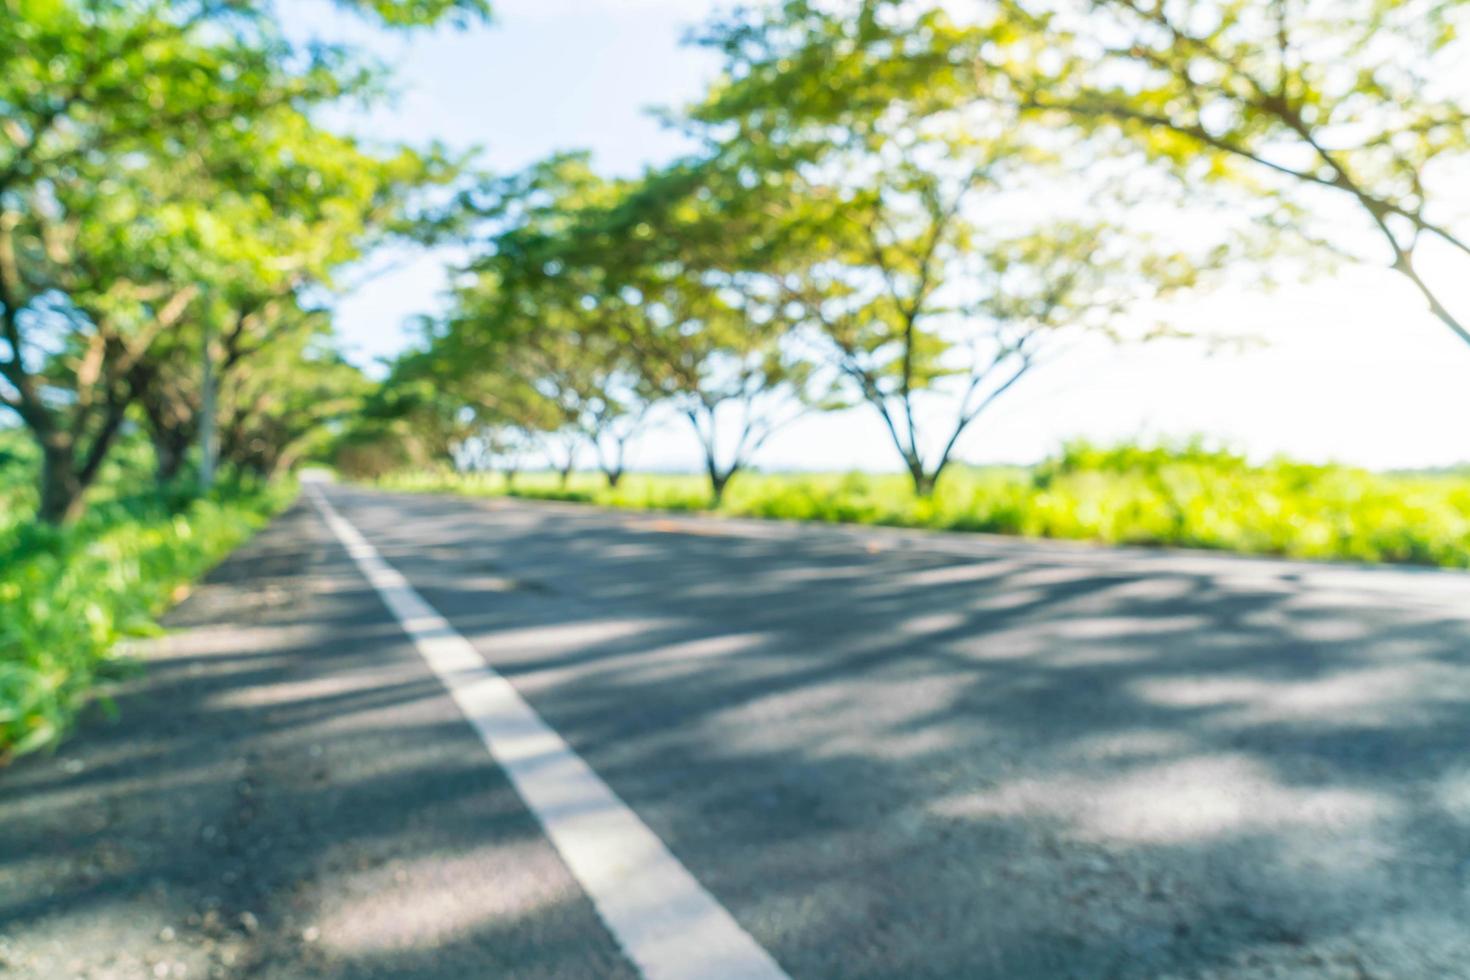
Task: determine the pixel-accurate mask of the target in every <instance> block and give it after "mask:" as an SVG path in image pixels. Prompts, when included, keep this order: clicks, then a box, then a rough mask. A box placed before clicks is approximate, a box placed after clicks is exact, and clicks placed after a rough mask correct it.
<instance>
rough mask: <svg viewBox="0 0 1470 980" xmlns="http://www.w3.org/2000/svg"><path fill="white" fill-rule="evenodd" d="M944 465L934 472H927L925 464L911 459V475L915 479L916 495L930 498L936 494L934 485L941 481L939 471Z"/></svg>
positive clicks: (920, 497)
mask: <svg viewBox="0 0 1470 980" xmlns="http://www.w3.org/2000/svg"><path fill="white" fill-rule="evenodd" d="M942 469H943V467H940V468H939V469H936V470H935V471H934V472H933V473H928V472H925V470H924V464H923V463H921V462H918V461H916V460H910V461H909V477H910V478H911V479H912V480H913V481H914V496H916V497H918V498H919V499H920V500H928V499H929V498H930V497H932V496H934V487H935V485H936V484H937V483H938V482H939V473H940V470H942Z"/></svg>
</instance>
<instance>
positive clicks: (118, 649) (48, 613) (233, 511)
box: [0, 432, 290, 762]
mask: <svg viewBox="0 0 1470 980" xmlns="http://www.w3.org/2000/svg"><path fill="white" fill-rule="evenodd" d="M33 463H34V461H33V458H32V454H31V451H30V448H29V446H28V445H27V444H26V443H25V442H24V441H23V440H21V439H18V438H15V437H14V434H13V433H6V432H0V762H3V761H4V760H5V759H7V758H9V757H10V756H13V755H17V754H21V753H25V752H29V751H34V750H35V749H39V748H43V747H46V746H49V745H52V744H54V743H55V742H56V741H57V740H58V739H59V738H60V737H61V736H62V735H63V734H65V732H66V730H67V728H68V727H69V726H70V724H71V723H72V721H73V720H74V719H75V717H76V715H77V713H78V711H80V710H81V709H82V708H83V707H84V706H85V705H86V704H87V702H88V700H89V699H90V698H91V696H92V693H93V690H94V688H95V687H96V685H97V684H98V683H100V682H101V681H104V680H106V679H108V678H111V677H116V676H118V674H119V673H120V672H121V671H124V670H126V669H127V668H128V666H129V664H130V660H129V658H128V655H127V644H126V643H125V642H123V641H125V640H127V639H128V638H131V637H139V636H145V635H149V634H153V633H156V632H157V630H158V626H157V616H158V615H159V614H160V613H162V612H163V611H164V609H166V608H167V607H168V606H169V605H170V604H171V603H172V601H173V600H174V599H175V598H176V597H177V596H178V594H179V590H180V587H181V586H183V585H185V584H186V583H188V582H190V581H192V580H193V579H195V578H197V577H198V576H199V575H200V574H202V573H203V572H204V571H205V570H207V569H208V568H209V567H210V566H211V565H213V564H214V563H215V562H217V561H218V560H219V559H220V558H222V557H223V556H224V555H226V554H228V553H229V551H230V550H231V549H232V548H234V547H235V546H237V545H238V544H240V543H241V542H242V541H244V540H245V539H246V538H247V537H249V536H250V534H251V533H252V532H253V531H255V530H256V529H257V528H259V527H260V526H261V525H263V524H264V523H265V522H266V521H267V520H268V519H269V518H270V516H271V515H272V514H273V513H275V511H276V510H278V509H279V508H280V507H281V506H282V505H283V504H284V503H285V502H286V500H288V499H289V494H290V488H289V487H286V486H281V487H275V488H271V489H260V490H256V489H247V488H232V489H222V490H221V491H220V492H218V493H216V494H214V495H211V496H210V497H208V498H204V499H187V498H169V497H168V496H166V495H163V494H160V493H159V492H158V491H155V490H145V491H144V492H141V493H137V492H132V493H129V492H124V490H123V489H122V488H128V487H132V488H137V487H143V488H148V487H149V486H150V481H149V479H148V477H147V470H146V467H147V465H148V460H147V458H146V453H139V452H119V453H118V454H117V458H116V459H114V460H113V461H112V462H111V463H109V467H110V471H109V472H108V473H107V474H106V475H105V476H104V478H103V480H102V485H101V486H99V487H98V488H97V492H96V493H95V494H94V495H93V496H92V498H91V506H90V507H89V508H88V511H87V513H86V515H85V516H84V517H83V518H82V519H81V520H80V521H78V522H76V523H75V524H71V525H67V526H65V527H62V528H56V527H49V526H44V525H40V524H37V523H34V522H32V521H31V520H30V515H31V513H32V511H33V508H34V506H35V495H34V490H33V488H32V484H33V482H34V466H33Z"/></svg>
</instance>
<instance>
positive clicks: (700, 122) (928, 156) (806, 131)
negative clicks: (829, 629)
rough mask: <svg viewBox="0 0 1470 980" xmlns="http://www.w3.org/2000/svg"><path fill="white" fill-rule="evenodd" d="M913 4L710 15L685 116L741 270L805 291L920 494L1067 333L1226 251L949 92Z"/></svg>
mask: <svg viewBox="0 0 1470 980" xmlns="http://www.w3.org/2000/svg"><path fill="white" fill-rule="evenodd" d="M914 9H916V8H915V5H902V6H899V5H889V4H883V3H865V4H861V5H840V6H834V5H816V4H811V3H805V2H792V3H787V4H784V5H780V6H778V7H776V8H774V9H772V10H745V11H743V12H739V13H737V14H736V15H735V16H734V18H733V19H730V20H726V21H722V22H719V23H717V24H716V25H714V26H713V27H712V28H711V29H710V30H709V31H708V32H707V33H706V34H705V36H704V43H706V44H709V45H711V46H713V47H716V48H717V49H719V50H721V51H722V52H723V53H724V54H725V57H726V59H727V64H726V71H725V74H724V77H723V80H722V81H721V82H720V83H719V84H717V85H716V86H715V87H714V88H713V90H712V91H711V93H710V95H709V98H708V99H707V100H706V101H705V102H703V103H702V104H700V105H698V106H695V107H694V108H693V109H692V111H691V112H690V113H689V119H690V121H691V123H692V124H693V125H694V126H695V127H696V128H697V131H699V132H701V133H703V134H704V135H706V136H707V137H708V138H709V139H710V141H711V142H712V143H713V144H714V145H715V146H716V147H717V149H716V150H715V151H714V153H713V154H712V158H711V163H710V166H709V167H708V168H707V172H708V173H711V174H714V175H715V179H714V180H712V181H711V182H710V183H709V184H708V185H707V187H706V192H707V193H709V194H710V195H711V196H712V198H713V199H714V200H715V201H716V202H717V204H716V208H715V209H716V211H717V213H718V219H717V227H718V228H720V229H721V233H722V234H723V235H724V236H725V237H726V239H727V240H728V239H730V238H732V237H733V238H736V239H737V240H739V241H741V242H742V243H743V244H742V246H741V247H740V248H739V250H738V254H736V255H735V256H734V259H735V263H736V265H735V267H734V269H733V270H732V273H733V275H734V276H735V277H736V278H737V279H754V280H755V281H756V282H757V283H763V288H762V292H763V294H764V295H765V296H767V297H771V296H774V297H776V298H777V299H778V300H779V301H780V302H782V303H785V304H787V305H788V306H789V307H790V308H791V309H793V310H794V311H795V313H796V316H797V319H799V321H800V322H801V324H802V326H803V327H804V329H805V333H806V334H807V335H808V337H810V338H812V339H814V340H815V341H816V346H817V348H818V350H819V351H820V353H821V355H822V357H823V358H824V359H825V360H826V361H827V362H828V363H830V364H831V365H832V366H833V367H834V368H835V369H836V371H837V372H838V373H839V374H840V376H841V378H842V379H843V380H844V381H845V383H846V387H847V389H848V391H849V393H850V394H851V396H852V397H855V398H856V399H858V400H860V401H862V402H866V403H867V404H868V405H869V406H871V407H872V408H873V409H874V410H875V411H876V413H877V414H878V416H879V417H880V419H881V420H882V422H883V425H884V428H885V431H886V432H887V434H888V436H889V438H890V439H891V441H892V443H893V445H894V447H895V449H896V450H897V452H898V453H899V455H900V457H901V458H902V460H903V464H904V467H905V469H906V470H907V471H908V473H909V474H910V476H911V478H912V480H913V484H914V489H915V491H916V493H918V494H919V495H920V496H928V495H929V494H931V493H932V492H933V490H934V487H935V483H936V481H937V480H938V478H939V477H940V475H941V474H942V473H943V471H944V470H945V468H946V467H947V466H948V465H949V463H950V461H951V459H952V458H953V454H954V452H955V449H956V447H957V445H958V444H959V442H960V439H961V438H962V437H963V436H964V434H965V433H966V431H967V430H969V428H970V427H971V426H972V424H973V423H974V422H975V421H976V420H977V419H978V418H979V417H980V415H981V413H982V412H983V411H984V410H985V409H986V408H987V407H989V406H990V405H991V404H993V403H994V402H995V401H996V400H997V399H998V398H1000V397H1001V396H1002V395H1003V394H1005V393H1006V392H1007V391H1009V390H1010V389H1011V388H1012V387H1013V386H1014V385H1015V384H1016V383H1017V382H1019V381H1020V380H1021V378H1022V377H1024V376H1025V375H1026V374H1027V373H1028V372H1030V371H1031V370H1032V368H1033V367H1034V366H1035V365H1036V364H1037V363H1038V362H1039V361H1040V360H1041V359H1043V358H1044V356H1046V355H1048V354H1054V353H1056V352H1057V349H1058V347H1059V345H1060V343H1061V342H1063V341H1065V340H1066V339H1067V337H1069V336H1071V335H1074V334H1075V333H1077V332H1079V330H1080V329H1081V328H1090V329H1094V330H1103V331H1107V332H1109V333H1112V334H1115V335H1121V334H1123V333H1124V332H1125V329H1126V325H1125V324H1124V323H1123V319H1124V318H1125V317H1126V316H1128V315H1130V313H1131V312H1132V311H1133V310H1134V309H1135V308H1137V307H1138V306H1140V305H1141V304H1143V303H1144V302H1152V301H1157V300H1159V299H1160V298H1162V297H1163V296H1165V295H1167V294H1169V293H1171V292H1174V291H1177V290H1179V289H1181V288H1184V287H1186V286H1190V285H1193V284H1194V283H1195V282H1196V280H1197V279H1198V276H1199V272H1200V270H1201V268H1202V267H1204V266H1206V265H1209V264H1212V263H1214V262H1217V261H1218V259H1219V257H1218V256H1215V255H1211V254H1208V253H1206V254H1198V255H1190V254H1188V253H1186V252H1185V251H1184V250H1182V249H1180V248H1169V247H1167V245H1166V244H1165V243H1161V242H1155V241H1151V240H1149V239H1150V237H1151V236H1146V235H1143V234H1138V233H1127V232H1126V231H1125V229H1123V228H1122V227H1120V226H1119V225H1118V224H1117V223H1116V222H1115V221H1110V220H1108V218H1107V215H1108V212H1109V210H1111V211H1112V212H1113V213H1114V214H1117V213H1118V212H1121V211H1122V210H1123V209H1124V207H1125V204H1124V203H1123V202H1118V203H1113V204H1111V207H1109V206H1107V205H1106V204H1103V203H1100V202H1111V200H1112V198H1114V197H1115V196H1116V195H1115V194H1114V193H1113V192H1112V191H1110V190H1109V189H1108V188H1107V187H1106V185H1105V183H1104V182H1103V181H1100V180H1098V179H1096V178H1090V177H1089V176H1088V175H1086V174H1083V173H1080V172H1078V171H1076V170H1074V169H1070V168H1068V167H1067V166H1066V165H1065V164H1066V163H1067V161H1068V160H1069V158H1070V157H1071V155H1072V152H1073V151H1075V150H1077V149H1079V146H1078V143H1077V141H1076V140H1069V139H1068V138H1067V137H1066V135H1065V134H1058V133H1056V132H1053V131H1042V130H1040V129H1038V128H1037V127H1035V126H1028V125H1026V124H1025V121H1024V120H1023V119H1021V118H1019V117H1018V115H1017V114H1016V113H1015V112H1011V111H1006V110H1005V109H1001V108H995V107H990V106H975V105H973V104H969V103H966V102H965V101H964V100H957V99H954V98H953V97H952V92H950V91H949V90H947V89H946V87H945V86H944V85H939V84H937V83H936V82H935V79H934V76H935V75H936V74H938V73H939V72H940V71H941V70H942V69H943V67H944V66H945V64H946V62H945V60H944V59H943V58H941V57H939V56H938V54H937V52H936V51H935V50H934V49H933V46H934V45H935V44H936V43H937V42H938V40H939V39H940V38H947V37H949V36H950V34H951V31H949V30H947V28H948V27H951V26H952V25H951V23H950V21H949V20H948V18H947V17H945V16H944V15H943V14H942V12H938V11H932V10H931V11H925V10H924V9H923V8H922V7H919V8H917V9H918V13H908V12H909V11H913V10H914ZM854 10H855V11H856V12H857V14H858V15H857V16H855V17H854V16H848V14H850V13H852V12H853V11H854ZM896 18H897V19H896ZM911 61H915V62H917V63H918V64H917V65H915V64H911V63H910V62H911ZM834 78H835V79H837V80H838V82H839V84H837V85H834V84H833V79H834ZM1043 198H1044V199H1046V200H1047V201H1048V202H1049V206H1048V208H1047V209H1046V210H1047V213H1045V214H1042V215H1037V214H1036V213H1035V211H1036V209H1035V207H1034V206H1031V205H1029V202H1033V201H1035V200H1038V199H1043Z"/></svg>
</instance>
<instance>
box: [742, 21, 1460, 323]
mask: <svg viewBox="0 0 1470 980" xmlns="http://www.w3.org/2000/svg"><path fill="white" fill-rule="evenodd" d="M808 6H810V5H809V4H806V3H794V4H789V5H788V7H808ZM847 6H849V8H851V7H852V5H847ZM857 6H858V7H859V8H860V9H861V10H862V12H863V13H862V15H861V16H862V19H863V20H864V21H865V22H866V23H867V24H869V25H870V27H869V29H868V31H867V33H866V34H864V35H863V37H862V38H861V39H860V40H859V42H858V44H859V46H860V47H861V48H862V49H864V50H867V51H869V52H872V53H873V55H874V58H875V59H876V60H877V61H878V63H879V67H878V69H877V70H879V71H881V72H886V73H888V74H889V75H891V76H893V77H896V78H899V79H903V80H904V82H905V83H906V84H910V85H927V86H928V87H929V88H930V89H931V91H932V92H933V93H934V94H935V96H936V97H938V98H944V99H948V100H951V101H952V103H954V104H958V103H961V102H964V101H966V100H973V99H975V98H977V97H978V98H980V99H982V100H984V101H986V102H988V103H990V104H996V105H1006V106H1011V107H1014V108H1016V109H1019V110H1021V111H1022V112H1024V113H1025V114H1026V115H1027V116H1028V117H1030V118H1033V119H1036V120H1038V121H1040V122H1041V123H1042V124H1043V125H1044V126H1072V127H1075V128H1077V129H1078V130H1080V131H1082V132H1085V133H1087V134H1090V135H1091V136H1093V137H1095V138H1096V139H1097V140H1099V143H1098V144H1095V147H1094V148H1095V149H1096V148H1098V147H1100V146H1101V145H1102V143H1101V141H1102V140H1103V139H1104V138H1106V137H1122V138H1123V140H1124V142H1125V144H1126V145H1128V146H1131V147H1134V148H1137V149H1139V150H1141V151H1142V152H1143V153H1144V154H1146V155H1147V157H1148V158H1150V159H1151V160H1153V161H1154V162H1157V163H1160V164H1163V165H1164V166H1166V167H1167V168H1168V169H1169V170H1170V171H1172V172H1173V173H1174V174H1175V175H1177V176H1178V177H1179V178H1180V180H1181V184H1182V186H1183V187H1184V188H1186V195H1187V196H1188V197H1190V198H1193V199H1195V200H1198V199H1199V198H1200V197H1201V196H1202V195H1203V194H1204V193H1205V189H1209V190H1210V191H1211V192H1212V193H1216V194H1221V195H1225V196H1226V197H1227V198H1231V199H1233V200H1234V201H1236V202H1238V206H1241V207H1254V209H1255V210H1257V211H1259V212H1260V213H1261V217H1262V219H1263V220H1265V221H1267V222H1269V223H1270V224H1271V225H1273V226H1275V227H1276V228H1278V229H1280V231H1281V233H1283V234H1290V235H1294V236H1300V237H1301V238H1302V239H1303V240H1305V241H1308V242H1312V243H1315V244H1317V245H1319V246H1324V247H1326V248H1328V249H1330V250H1331V251H1333V252H1335V253H1342V254H1346V255H1348V256H1349V257H1351V258H1353V259H1355V260H1357V261H1362V262H1367V263H1376V262H1378V261H1380V259H1379V256H1385V257H1386V259H1387V264H1388V265H1389V267H1390V268H1392V269H1394V270H1395V271H1397V272H1398V273H1400V274H1402V275H1403V276H1404V277H1405V278H1406V279H1407V280H1408V282H1410V283H1411V284H1412V285H1413V287H1414V289H1415V290H1417V292H1418V293H1419V294H1420V295H1421V297H1422V298H1423V300H1424V302H1425V303H1426V305H1427V307H1428V309H1429V311H1430V312H1431V313H1433V315H1434V316H1435V317H1436V318H1437V319H1438V320H1439V321H1440V322H1441V323H1442V324H1444V326H1445V327H1447V328H1448V329H1449V330H1451V331H1452V332H1453V333H1454V334H1455V335H1456V336H1458V337H1459V338H1460V339H1461V340H1463V341H1465V342H1467V343H1470V323H1467V321H1466V319H1465V317H1464V315H1463V314H1460V313H1456V312H1455V311H1454V310H1453V309H1452V308H1451V307H1452V304H1451V303H1450V301H1449V300H1448V299H1447V297H1446V294H1445V290H1444V289H1443V287H1442V286H1439V285H1435V284H1433V283H1431V282H1430V281H1429V280H1428V279H1427V278H1426V276H1425V275H1424V273H1423V271H1422V263H1421V257H1422V254H1423V252H1424V250H1425V249H1426V248H1438V249H1441V250H1443V251H1444V253H1445V254H1446V255H1450V256H1455V257H1458V259H1459V260H1461V261H1462V262H1463V261H1464V260H1467V259H1470V228H1467V220H1470V214H1467V212H1466V209H1465V207H1464V203H1463V202H1464V195H1463V194H1460V193H1458V192H1459V188H1460V185H1461V183H1462V181H1463V174H1464V172H1465V168H1466V167H1467V165H1470V109H1467V106H1470V89H1467V84H1470V83H1467V80H1466V77H1465V74H1464V72H1463V71H1461V70H1460V69H1461V67H1462V66H1463V64H1464V63H1465V61H1466V59H1467V57H1470V42H1467V40H1466V37H1467V32H1466V28H1467V26H1470V7H1467V6H1466V5H1465V4H1463V3H1459V2H1456V0H1340V2H1319V0H1254V2H1243V0H1195V2H1189V3H1173V2H1166V0H996V2H994V3H990V4H987V5H985V6H983V7H977V8H975V9H977V10H980V11H982V15H981V16H980V17H978V18H977V19H974V20H972V21H969V22H959V23H957V22H956V21H955V20H953V19H951V18H950V17H948V16H947V14H946V10H945V9H944V8H943V7H942V6H941V5H939V4H936V3H924V4H918V5H915V4H913V3H909V2H906V0H863V2H861V3H860V4H858V5H857ZM916 7H918V8H919V9H921V10H922V11H923V13H922V14H915V13H914V12H913V11H914V10H915V8H916ZM916 25H922V26H917V28H916ZM896 34H905V35H906V36H907V38H908V42H907V44H906V45H904V46H899V47H891V46H890V47H887V48H885V47H884V45H888V44H889V42H890V39H891V38H892V37H893V36H895V35H896ZM731 43H732V44H740V43H742V42H741V41H740V40H739V38H738V36H732V40H731ZM1103 152H1111V148H1107V149H1104V150H1103ZM1374 239H1376V241H1377V242H1378V244H1379V246H1380V247H1379V249H1377V250H1376V254H1375V250H1374V249H1373V248H1372V241H1373V240H1374Z"/></svg>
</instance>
